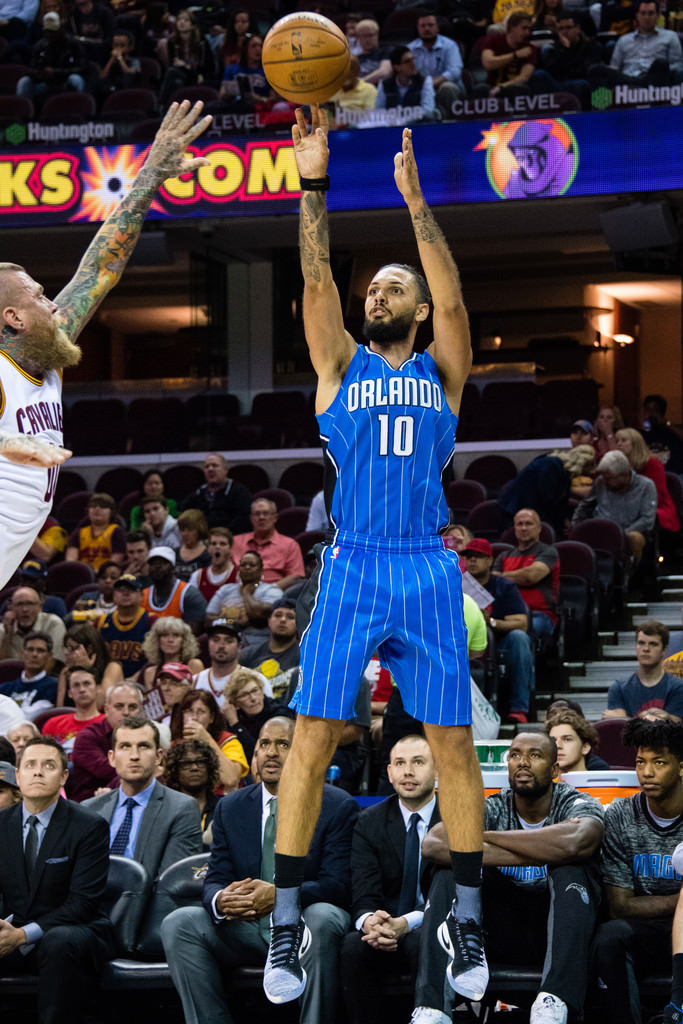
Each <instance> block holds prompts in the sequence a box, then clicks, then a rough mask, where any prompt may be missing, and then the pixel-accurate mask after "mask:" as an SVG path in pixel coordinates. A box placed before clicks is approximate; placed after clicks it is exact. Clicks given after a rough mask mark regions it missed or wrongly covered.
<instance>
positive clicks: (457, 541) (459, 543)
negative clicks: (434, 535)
mask: <svg viewBox="0 0 683 1024" xmlns="http://www.w3.org/2000/svg"><path fill="white" fill-rule="evenodd" d="M441 536H442V537H443V542H444V544H445V545H446V547H447V548H450V550H451V551H457V552H458V556H459V557H458V560H459V564H460V571H461V572H465V570H466V569H467V563H466V561H465V558H464V555H463V552H464V551H465V548H466V547H467V545H468V544H469V542H470V541H471V540H472V537H473V536H474V534H473V533H472V531H471V530H468V529H467V527H466V526H465V525H463V523H454V524H453V525H452V526H447V527H446V529H445V530H444V531H443V533H442V534H441Z"/></svg>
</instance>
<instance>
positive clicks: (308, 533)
mask: <svg viewBox="0 0 683 1024" xmlns="http://www.w3.org/2000/svg"><path fill="white" fill-rule="evenodd" d="M326 536H327V535H326V533H325V531H324V530H304V531H303V533H297V535H296V537H295V538H294V540H295V541H296V542H297V544H298V545H299V547H300V548H301V554H302V555H303V557H304V558H305V557H306V555H307V554H308V552H309V551H310V550H311V548H312V547H314V546H315V545H316V544H322V542H323V541H324V540H325V537H326Z"/></svg>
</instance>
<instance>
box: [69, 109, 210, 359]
mask: <svg viewBox="0 0 683 1024" xmlns="http://www.w3.org/2000/svg"><path fill="white" fill-rule="evenodd" d="M202 106H203V104H202V103H201V102H200V103H195V105H194V106H193V107H192V108H191V109H190V102H189V100H183V102H182V103H180V104H178V103H172V104H171V106H170V107H169V109H168V112H167V114H166V116H165V117H164V119H163V121H162V123H161V126H160V127H159V131H158V132H157V134H156V136H155V139H154V142H153V143H152V146H151V149H150V151H149V154H148V156H147V159H146V160H145V163H144V165H143V167H142V168H141V170H140V172H139V174H138V175H137V177H136V178H135V181H134V182H133V185H132V187H131V189H130V192H129V193H128V195H127V196H125V198H124V199H122V200H121V202H120V203H119V204H118V206H117V207H116V209H115V210H114V211H113V213H111V214H110V215H109V217H107V219H106V221H105V222H104V224H103V225H102V227H101V228H100V229H99V231H98V232H97V234H96V235H95V237H94V238H93V240H92V242H91V243H90V245H89V246H88V248H87V250H86V252H85V255H84V256H83V259H82V260H81V262H80V265H79V267H78V270H77V271H76V273H75V275H74V277H73V278H72V280H71V281H70V282H69V284H67V285H66V287H65V288H63V289H62V291H61V292H60V293H59V295H58V296H57V297H56V299H55V302H56V303H57V305H58V306H59V315H60V319H61V321H62V324H63V327H64V329H65V330H66V333H67V334H68V335H69V337H70V338H71V340H72V341H74V340H75V339H76V337H77V336H78V334H79V333H80V331H81V330H82V329H83V327H84V326H85V324H86V323H87V321H88V320H89V319H90V317H91V316H92V315H93V313H94V312H95V310H96V309H97V307H98V306H99V304H100V303H101V302H102V299H103V298H104V297H105V295H106V294H107V293H108V292H109V291H111V289H112V288H113V287H114V285H115V284H117V282H118V281H119V279H120V277H121V275H122V273H123V271H124V268H125V266H126V264H127V262H128V260H129V258H130V255H131V253H132V251H133V249H134V248H135V244H136V242H137V240H138V237H139V235H140V231H141V230H142V225H143V222H144V220H145V217H146V215H147V211H148V209H149V206H150V203H151V202H152V199H153V198H154V194H155V192H156V191H157V189H158V188H159V186H160V185H161V184H162V183H163V182H164V181H166V179H167V178H176V177H178V175H180V174H186V173H187V172H188V171H192V170H194V169H195V168H196V167H201V166H202V165H203V164H206V163H208V161H207V160H205V159H204V158H203V157H195V158H187V157H186V156H185V154H186V151H187V147H188V146H189V145H190V143H192V142H193V141H194V140H195V139H196V138H197V136H199V135H201V133H202V132H203V131H204V129H205V128H207V127H208V125H209V124H210V122H211V117H210V116H207V117H202V118H200V114H201V112H202Z"/></svg>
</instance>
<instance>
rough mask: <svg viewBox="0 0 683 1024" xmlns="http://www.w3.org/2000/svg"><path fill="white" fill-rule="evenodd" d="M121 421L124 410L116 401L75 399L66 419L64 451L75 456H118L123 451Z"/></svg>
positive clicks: (123, 438) (124, 415) (124, 436)
mask: <svg viewBox="0 0 683 1024" xmlns="http://www.w3.org/2000/svg"><path fill="white" fill-rule="evenodd" d="M125 421H126V407H125V405H124V403H123V402H122V401H121V399H120V398H82V399H79V401H77V402H74V403H73V405H71V406H70V407H69V409H68V412H67V415H66V419H65V431H64V436H65V438H66V442H67V447H70V448H72V449H73V450H74V451H75V452H78V454H79V455H121V454H123V452H124V451H125V442H126V431H125ZM94 424H97V428H96V429H93V425H94Z"/></svg>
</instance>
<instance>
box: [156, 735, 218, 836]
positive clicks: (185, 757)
mask: <svg viewBox="0 0 683 1024" xmlns="http://www.w3.org/2000/svg"><path fill="white" fill-rule="evenodd" d="M164 784H165V785H167V786H168V788H169V789H175V790H176V791H177V792H178V793H186V794H187V795H188V796H191V797H193V798H194V799H195V800H196V801H197V803H198V804H199V812H200V814H201V816H202V835H203V836H204V847H205V849H207V850H208V849H209V848H210V846H211V842H210V839H209V837H208V836H207V835H206V833H207V830H208V828H209V826H210V825H211V822H212V821H213V815H214V811H215V810H216V804H217V803H218V801H219V799H220V796H219V795H217V793H216V789H217V788H218V785H219V777H218V755H217V754H216V751H215V750H213V749H212V747H210V746H209V744H208V743H204V741H203V740H193V739H192V740H190V739H188V740H179V741H178V742H177V743H174V744H173V745H172V747H171V749H170V750H169V751H168V753H167V754H166V760H165V764H164Z"/></svg>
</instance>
